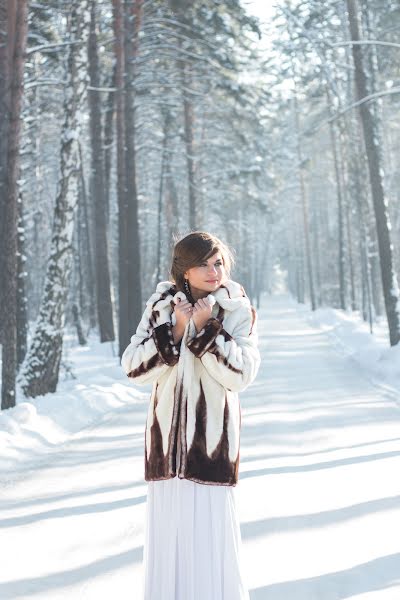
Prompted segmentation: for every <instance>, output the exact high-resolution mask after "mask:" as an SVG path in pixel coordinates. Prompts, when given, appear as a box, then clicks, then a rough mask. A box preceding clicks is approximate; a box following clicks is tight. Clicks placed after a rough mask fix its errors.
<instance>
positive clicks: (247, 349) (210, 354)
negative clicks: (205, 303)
mask: <svg viewBox="0 0 400 600" xmlns="http://www.w3.org/2000/svg"><path fill="white" fill-rule="evenodd" d="M187 347H188V348H189V349H190V350H191V352H193V354H194V355H195V356H196V357H197V358H199V359H201V362H202V364H203V366H204V367H205V369H206V370H207V372H208V373H209V374H210V375H211V376H212V377H213V378H214V379H215V380H216V381H218V383H220V384H221V385H222V386H223V387H225V388H226V389H228V390H230V391H233V392H240V391H243V390H244V389H246V388H247V387H248V386H249V385H250V383H252V381H253V380H254V379H255V377H256V375H257V372H258V369H259V366H260V361H261V358H260V353H259V350H258V334H257V312H256V310H255V309H254V307H253V306H248V307H244V308H242V309H241V310H240V318H239V319H238V321H237V323H236V324H235V326H234V328H233V329H232V331H231V333H228V332H227V331H226V330H225V329H224V327H223V324H222V323H221V322H220V321H219V320H218V319H217V318H215V317H211V318H210V319H208V321H207V322H206V324H205V325H204V327H203V328H202V329H201V331H199V333H198V334H197V335H195V336H194V337H192V339H191V340H190V341H189V342H188V343H187Z"/></svg>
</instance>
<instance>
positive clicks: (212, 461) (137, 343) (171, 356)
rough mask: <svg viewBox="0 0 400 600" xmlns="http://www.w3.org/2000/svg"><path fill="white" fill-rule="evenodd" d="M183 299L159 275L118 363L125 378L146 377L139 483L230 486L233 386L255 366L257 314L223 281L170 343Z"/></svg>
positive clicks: (234, 455)
mask: <svg viewBox="0 0 400 600" xmlns="http://www.w3.org/2000/svg"><path fill="white" fill-rule="evenodd" d="M178 298H181V299H186V295H185V294H184V292H181V291H177V289H176V286H175V285H174V284H173V283H172V282H170V281H162V282H160V283H159V284H158V285H157V287H156V291H155V293H153V294H152V295H151V296H150V298H149V299H148V301H147V302H146V308H145V311H144V314H143V316H142V319H141V321H140V323H139V325H138V327H137V330H136V333H135V334H134V335H133V336H132V338H131V343H130V344H129V346H128V347H127V348H126V350H125V351H124V353H123V356H122V359H121V364H122V366H123V368H124V370H125V372H126V374H127V375H128V377H130V378H131V379H132V380H133V382H134V383H135V382H136V383H137V384H139V385H140V384H147V383H150V382H151V383H152V384H153V388H152V392H151V397H150V402H149V408H148V414H147V422H146V430H145V478H146V480H147V481H153V480H158V479H168V478H170V477H175V476H178V477H181V478H186V479H191V480H193V481H197V482H199V483H206V484H214V485H235V484H236V482H237V479H238V467H239V440H240V426H241V414H240V404H239V399H238V392H239V391H242V390H244V389H245V388H246V387H247V386H248V385H250V383H251V382H252V381H253V380H254V378H255V377H256V374H257V372H258V369H259V365H260V354H259V350H258V336H257V313H256V310H255V308H254V307H253V306H252V305H251V303H250V300H249V298H248V297H247V295H246V293H245V291H244V288H243V287H242V286H241V285H240V284H239V283H238V282H235V281H233V280H231V279H229V280H227V281H226V282H224V284H223V285H221V286H220V287H219V288H218V289H217V290H216V291H215V292H213V293H210V294H208V299H209V301H210V303H211V304H212V316H211V317H210V318H209V319H208V321H207V322H206V324H205V325H204V327H203V328H202V329H201V331H199V332H197V331H196V328H195V325H194V322H193V320H192V319H190V320H189V322H188V324H187V325H186V328H185V331H184V334H183V338H182V340H181V341H180V343H178V344H175V343H174V338H173V333H172V327H173V325H174V324H175V323H174V321H175V315H174V314H173V309H174V305H175V304H176V302H177V301H178Z"/></svg>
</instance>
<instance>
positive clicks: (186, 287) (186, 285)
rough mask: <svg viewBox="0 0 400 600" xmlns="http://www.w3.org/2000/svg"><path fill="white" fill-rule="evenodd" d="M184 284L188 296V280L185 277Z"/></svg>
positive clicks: (189, 294)
mask: <svg viewBox="0 0 400 600" xmlns="http://www.w3.org/2000/svg"><path fill="white" fill-rule="evenodd" d="M184 285H185V290H186V292H187V294H188V296H191V293H190V288H189V282H188V280H187V279H185V284H184Z"/></svg>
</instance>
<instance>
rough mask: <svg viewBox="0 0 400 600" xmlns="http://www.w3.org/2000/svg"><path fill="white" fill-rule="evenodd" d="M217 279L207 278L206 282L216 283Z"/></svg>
mask: <svg viewBox="0 0 400 600" xmlns="http://www.w3.org/2000/svg"><path fill="white" fill-rule="evenodd" d="M217 281H218V279H207V281H206V283H217Z"/></svg>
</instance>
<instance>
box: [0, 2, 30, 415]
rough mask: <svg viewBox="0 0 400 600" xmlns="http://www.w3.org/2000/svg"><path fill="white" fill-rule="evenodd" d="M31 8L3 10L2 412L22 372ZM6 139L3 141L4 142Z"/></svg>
mask: <svg viewBox="0 0 400 600" xmlns="http://www.w3.org/2000/svg"><path fill="white" fill-rule="evenodd" d="M27 11H28V2H27V0H21V1H20V2H18V3H15V2H13V1H11V0H10V1H8V2H6V1H5V0H4V1H2V2H1V4H0V81H1V84H0V107H1V113H2V116H3V118H2V119H1V122H2V125H1V126H0V137H1V138H2V142H1V146H0V150H1V151H2V152H3V151H4V156H2V157H1V158H0V161H1V166H0V191H1V193H0V196H1V198H2V206H1V213H2V217H3V219H1V221H2V223H3V229H2V231H1V232H0V233H1V234H2V236H1V237H2V238H3V245H2V251H3V254H4V258H3V271H2V273H1V275H2V278H3V281H4V290H3V295H2V296H3V297H2V300H3V302H2V314H3V327H2V343H3V354H2V356H3V361H2V393H1V408H2V409H5V408H10V407H12V406H15V376H16V372H17V278H18V239H17V226H18V216H19V214H18V212H19V211H18V183H17V180H18V174H19V144H20V122H21V106H22V97H23V73H24V64H25V48H26V40H27V32H28V20H27ZM3 136H4V137H3Z"/></svg>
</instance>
